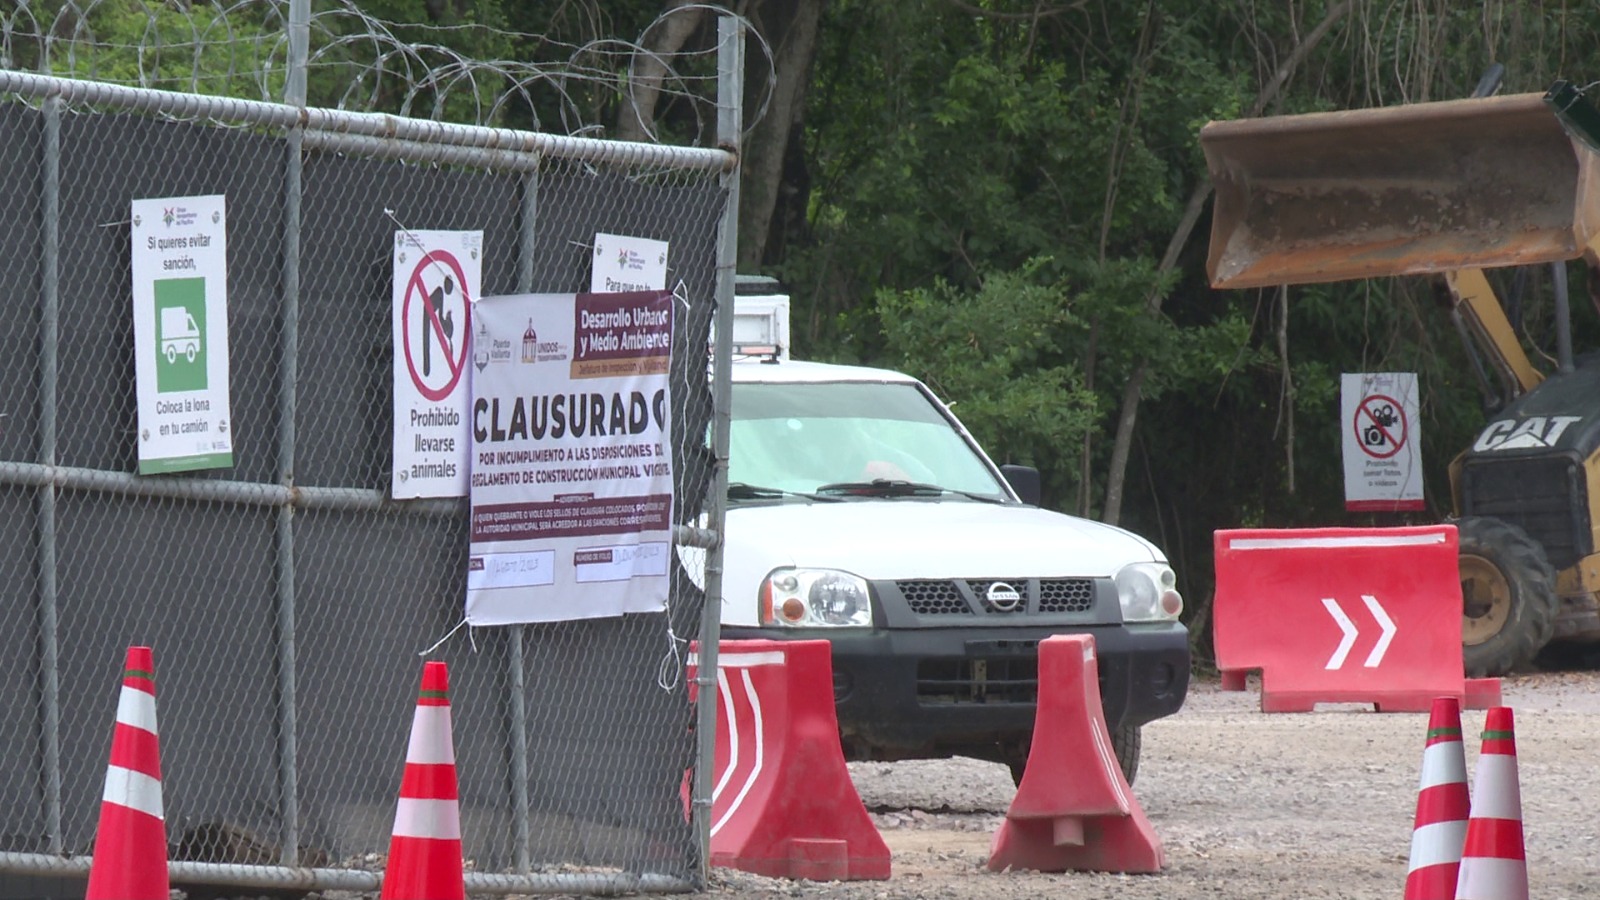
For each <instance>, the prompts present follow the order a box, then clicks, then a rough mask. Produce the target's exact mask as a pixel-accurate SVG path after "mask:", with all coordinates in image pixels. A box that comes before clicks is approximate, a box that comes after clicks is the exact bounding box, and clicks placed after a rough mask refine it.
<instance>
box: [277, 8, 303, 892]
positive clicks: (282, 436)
mask: <svg viewBox="0 0 1600 900" xmlns="http://www.w3.org/2000/svg"><path fill="white" fill-rule="evenodd" d="M310 21H311V0H290V2H289V59H288V65H287V73H286V75H287V79H286V81H285V83H284V102H285V103H287V104H288V105H290V106H298V107H300V108H302V109H304V108H305V105H306V56H307V52H308V50H309V47H308V43H309V39H310ZM285 138H286V140H285V144H286V146H285V154H284V170H283V344H282V354H283V355H282V359H281V361H280V364H279V372H280V380H279V382H278V401H279V402H278V473H277V474H278V482H279V483H280V484H282V485H283V486H284V487H291V488H292V487H293V486H294V451H295V441H296V435H295V413H296V409H297V406H298V403H297V399H296V382H297V380H298V379H299V377H300V365H299V362H300V195H301V175H302V172H303V168H302V166H303V160H304V157H303V156H302V150H303V142H304V139H305V129H304V126H303V125H302V124H300V123H298V122H297V123H295V124H294V125H291V126H290V127H289V129H288V133H287V134H286V135H285ZM277 569H278V624H277V627H278V806H279V815H280V817H281V819H282V821H281V822H280V823H279V825H280V834H281V838H280V842H281V844H282V846H281V847H280V848H279V859H280V861H281V862H282V863H283V864H284V865H286V866H295V865H299V860H300V770H299V766H298V761H297V757H298V755H299V750H298V740H299V733H298V731H297V719H298V713H297V707H296V703H295V687H296V682H295V639H294V638H295V635H294V629H295V624H294V612H295V610H294V604H295V592H294V572H295V566H294V505H293V504H284V505H283V506H280V507H278V509H277Z"/></svg>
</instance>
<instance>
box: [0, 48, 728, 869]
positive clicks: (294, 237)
mask: <svg viewBox="0 0 1600 900" xmlns="http://www.w3.org/2000/svg"><path fill="white" fill-rule="evenodd" d="M744 28H745V25H744V23H743V22H742V21H741V20H738V19H737V18H736V17H733V16H722V17H720V19H719V29H718V33H719V43H720V47H719V53H718V62H719V72H720V76H719V97H718V134H719V144H720V147H721V148H723V149H702V148H687V147H667V146H661V145H653V144H629V143H621V142H615V141H603V140H596V139H588V138H576V137H562V136H556V135H550V134H542V133H532V132H520V131H514V130H509V129H500V128H485V127H477V126H468V125H455V124H449V123H442V122H435V121H424V120H416V119H406V118H401V117H397V116H391V115H384V114H372V113H353V112H341V111H334V110H324V109H308V108H305V107H304V106H303V101H302V104H295V103H293V102H291V103H285V104H275V103H265V102H260V101H250V100H238V99H229V98H220V97H206V96H199V95H192V94H179V93H171V92H165V91H154V90H146V89H140V88H132V87H123V86H118V85H113V84H106V83H97V82H85V81H73V80H65V79H60V78H55V77H50V76H46V75H38V74H31V73H25V72H17V71H7V70H0V94H8V95H16V96H20V97H23V98H27V99H28V100H30V101H33V102H36V103H37V104H38V105H39V107H40V109H41V110H42V111H43V113H44V115H45V117H46V118H45V137H44V142H45V146H44V158H43V160H42V164H43V168H42V173H41V174H42V179H41V180H42V184H43V194H42V198H41V199H42V210H41V212H42V215H43V217H44V219H45V222H44V225H45V228H44V234H45V238H44V241H43V246H42V251H43V253H42V256H43V259H42V261H41V262H42V269H41V271H42V278H41V284H40V291H41V297H40V321H39V342H40V348H39V352H40V360H41V371H40V397H41V420H40V423H39V433H40V440H39V457H38V462H16V461H0V485H9V486H18V487H24V488H32V489H35V491H36V493H35V496H36V499H37V503H36V507H35V514H36V524H35V530H36V534H37V536H38V542H39V543H38V560H39V571H38V573H37V574H38V578H39V582H38V584H39V595H38V597H37V598H36V601H37V619H36V627H37V628H38V630H39V641H40V643H39V647H38V652H39V658H40V661H41V668H42V672H41V675H40V681H41V683H40V684H39V685H38V689H39V692H40V697H41V700H42V728H43V732H44V733H43V735H42V741H41V745H42V753H43V755H44V757H45V768H46V773H45V788H44V791H45V795H46V806H47V809H46V821H47V824H48V833H49V834H50V835H52V836H53V845H52V846H51V847H49V848H48V849H49V851H50V852H49V853H44V854H40V853H18V852H0V872H10V873H15V874H31V875H41V876H62V875H67V876H74V875H82V874H86V873H87V872H88V869H89V864H90V860H89V859H88V858H87V857H74V858H68V857H65V856H62V855H61V854H62V853H63V850H64V848H63V847H62V846H61V839H60V835H61V832H62V809H61V793H62V784H61V766H60V754H61V752H62V751H61V745H60V742H61V734H60V717H59V713H60V703H61V700H62V697H61V694H60V685H59V683H58V682H57V680H56V675H57V672H58V670H59V663H60V661H59V659H58V657H57V650H58V648H57V644H56V635H57V581H56V575H57V565H58V560H57V558H56V540H55V536H56V524H55V523H56V499H57V496H58V494H59V493H60V492H61V491H63V490H75V491H92V492H103V493H110V494H119V495H126V496H139V497H158V498H174V499H183V500H209V501H223V502H227V503H232V504H243V505H252V506H260V507H271V508H275V509H276V510H277V541H276V546H277V559H276V562H275V565H276V568H277V573H278V575H279V578H278V583H279V588H278V598H277V609H276V617H277V621H276V629H277V631H276V638H277V641H278V645H277V652H278V658H279V665H278V684H277V686H276V689H277V693H278V697H279V698H280V722H279V745H278V747H277V748H276V752H277V758H278V763H279V770H280V772H281V773H282V777H281V781H280V783H279V797H278V801H279V803H280V805H281V815H282V820H283V828H284V833H283V834H282V835H280V836H279V837H280V838H281V846H282V848H283V851H282V852H283V858H282V859H281V860H280V863H281V864H280V865H275V866H249V865H237V864H215V863H197V862H173V863H171V865H170V871H171V873H172V875H173V877H174V879H175V880H184V881H197V882H205V883H213V884H232V885H240V886H252V887H267V888H286V889H304V890H357V891H367V890H376V889H377V888H378V886H379V884H380V875H379V873H376V872H368V871H359V870H350V869H337V868H308V867H304V866H302V865H300V863H299V860H298V859H297V858H296V855H295V854H296V850H295V848H296V847H297V846H299V843H300V841H299V838H300V835H299V834H298V830H297V829H298V821H299V816H298V809H297V805H298V797H299V785H298V783H297V775H296V762H295V761H296V740H297V735H296V725H295V718H296V707H295V691H296V683H295V671H296V667H295V665H294V661H295V638H294V635H295V578H293V577H292V575H293V573H294V570H295V559H294V550H295V547H294V531H293V527H292V522H293V516H294V514H295V512H296V511H297V510H309V509H330V510H375V509H383V510H385V511H393V510H394V509H395V508H396V507H397V504H396V503H394V501H392V500H390V499H389V498H388V497H387V496H386V494H385V493H384V492H383V491H376V490H368V489H363V488H343V487H325V486H311V485H299V484H296V483H295V481H294V471H295V465H294V450H295V446H296V435H295V416H294V415H293V411H294V410H295V409H296V404H297V398H296V390H297V377H298V375H297V371H296V367H295V364H294V363H295V360H296V351H297V347H298V332H297V328H296V323H297V316H298V308H299V302H300V297H299V266H300V259H299V255H298V252H297V250H298V247H299V230H298V229H299V223H300V198H301V189H300V173H301V163H302V158H303V151H304V150H305V149H312V148H321V149H342V150H350V151H354V152H357V153H360V154H362V155H367V156H374V155H376V156H386V155H404V156H405V158H407V159H409V160H420V161H437V162H442V163H463V164H470V165H472V166H476V167H481V168H486V169H492V170H498V171H513V172H520V173H524V174H523V177H524V178H535V177H537V175H536V172H537V169H538V166H539V163H540V160H541V159H545V158H561V159H565V160H575V161H587V162H594V163H605V164H623V165H629V166H636V167H648V166H671V167H677V168H690V169H699V170H704V171H707V172H716V173H720V174H719V176H718V177H719V178H720V180H721V183H722V185H723V189H724V191H725V192H726V196H727V198H728V199H727V202H726V205H725V207H724V209H723V211H722V215H721V222H720V227H719V236H718V239H717V244H718V253H717V257H718V258H717V268H716V278H715V302H716V312H715V323H716V324H715V335H716V340H715V347H714V350H713V356H712V366H711V382H710V383H711V388H712V391H711V393H712V422H713V427H712V474H711V478H712V483H713V486H712V490H711V492H710V496H709V497H708V498H707V501H706V506H705V509H706V517H705V520H704V521H705V523H706V524H705V526H704V527H691V526H683V525H679V526H676V527H675V529H674V541H675V543H677V544H680V545H685V546H691V547H699V548H703V549H705V550H706V566H705V582H704V587H705V593H706V597H707V602H706V604H705V606H704V609H703V611H702V615H701V621H700V629H699V640H700V648H701V649H700V655H701V664H700V666H699V670H698V671H699V674H698V675H697V684H698V687H699V690H701V691H703V692H706V693H702V694H700V696H702V697H713V696H715V684H716V675H715V673H716V659H715V657H716V646H717V636H718V633H719V615H718V613H719V607H720V605H721V603H720V597H721V576H722V549H721V545H720V542H719V540H718V535H719V534H720V531H721V527H722V522H723V512H724V502H723V499H722V498H723V496H724V494H725V491H726V478H727V469H726V459H727V454H728V420H729V405H730V402H729V397H730V380H729V371H728V370H729V364H730V358H731V335H732V330H733V329H732V306H733V294H734V290H733V283H734V265H735V259H736V251H737V247H736V241H737V232H738V229H737V211H738V206H739V202H738V178H739V166H738V155H737V153H738V147H739V146H740V141H741V135H742V129H743V123H742V114H741V107H742V93H743V91H742V72H743V68H744V66H743V47H742V43H743V38H744ZM298 37H299V39H301V40H303V35H299V36H298ZM296 38H297V36H296V34H295V29H294V28H293V24H292V23H291V42H293V41H295V40H296ZM303 84H304V81H303V77H302V78H301V79H300V80H299V85H300V87H299V90H300V91H301V92H302V93H300V95H299V96H300V97H301V98H303ZM295 93H296V88H295V80H294V79H293V78H291V86H290V95H291V100H292V99H294V95H295ZM67 104H91V105H96V106H105V107H114V108H116V109H118V110H125V111H133V112H141V113H146V114H155V115H164V116H170V117H173V118H181V119H214V120H221V121H226V122H229V123H236V124H239V125H247V126H266V127H272V128H278V129H283V130H284V131H285V133H286V135H287V149H288V159H287V161H286V172H287V176H286V179H285V182H284V185H285V190H286V196H285V210H286V214H285V234H284V242H283V247H284V258H283V260H282V274H283V285H284V288H283V291H284V295H283V297H282V304H283V317H284V319H283V321H284V328H283V334H282V341H283V360H284V363H283V369H282V371H281V372H280V380H279V385H278V391H279V395H278V403H279V406H280V408H281V409H282V410H283V411H284V412H285V414H284V415H283V416H282V417H281V419H280V426H279V433H278V435H277V442H278V452H279V459H278V476H279V480H278V481H277V482H275V483H265V482H249V481H229V480H213V479H204V480H194V479H181V478H180V479H147V478H141V477H139V476H136V475H133V474H131V473H126V472H115V471H106V470H100V469H90V468H79V467H70V466H62V465H60V464H58V462H57V460H58V453H57V426H56V419H55V414H56V406H57V379H58V360H57V357H56V342H57V339H58V326H59V321H58V318H57V314H56V313H57V309H58V304H59V298H58V296H57V290H58V285H57V270H58V265H59V258H58V252H59V245H58V243H57V242H56V240H55V237H54V235H55V231H56V223H57V222H58V221H59V219H58V217H59V214H60V208H59V204H60V192H59V169H58V163H59V158H60V157H59V152H60V125H61V117H62V114H63V106H64V105H67ZM524 196H525V197H533V196H535V195H534V193H533V192H527V193H525V194H524ZM529 202H532V201H529ZM525 212H527V210H525ZM533 221H534V219H533V217H532V216H529V215H524V216H523V217H522V222H523V223H524V226H523V230H524V232H531V229H532V225H531V223H532V222H533ZM521 240H522V241H523V243H524V245H525V246H531V242H532V235H531V233H524V234H523V235H522V236H521ZM532 278H533V273H532V264H531V261H530V260H529V255H528V254H526V253H524V254H523V255H522V258H521V263H520V269H519V271H518V273H517V280H518V283H519V286H520V287H521V288H522V289H523V290H531V289H532V284H531V281H532ZM403 508H404V511H405V514H407V515H422V516H458V515H461V514H462V505H461V503H460V502H459V501H456V500H434V501H407V502H406V503H405V504H404V507H403ZM520 628H521V627H520V626H511V629H512V633H513V637H512V638H511V644H510V652H511V656H512V665H511V669H512V673H513V674H512V676H511V678H512V681H513V686H516V685H515V682H516V681H517V679H519V678H520V675H521V672H522V668H521V652H522V638H521V631H520ZM512 693H513V699H512V700H511V702H510V715H511V716H512V717H513V718H517V717H519V716H520V712H521V708H520V701H521V691H520V690H514V691H513V692H512ZM695 716H696V720H695V722H696V737H695V741H696V767H697V777H696V778H695V779H694V784H693V789H692V799H691V805H692V823H693V830H694V834H695V841H696V845H697V847H698V850H699V859H698V876H697V877H694V878H691V879H689V880H683V879H677V878H674V877H671V876H661V875H654V874H649V873H644V874H637V873H603V872H602V873H536V872H530V871H529V860H528V859H527V857H526V852H525V849H524V851H523V852H522V853H520V854H519V855H518V858H517V860H516V869H517V873H516V874H492V873H482V872H469V873H467V874H466V876H465V878H466V884H467V888H468V890H469V892H473V893H585V894H590V893H607V894H609V893H620V892H637V891H657V892H660V891H682V890H692V889H695V888H698V887H700V886H703V884H704V882H705V877H706V874H707V866H708V861H709V857H710V853H709V840H710V838H709V824H710V805H711V799H710V794H711V785H712V780H713V779H712V778H711V777H710V775H711V771H712V758H713V757H712V754H713V745H714V736H715V732H716V716H717V708H716V704H715V703H714V702H712V703H698V704H696V710H695ZM521 731H522V730H521V729H519V728H513V729H512V733H513V734H514V735H517V734H521ZM512 758H513V759H525V758H526V754H525V753H513V754H512ZM516 774H517V773H513V777H515V776H516ZM521 774H522V776H523V782H524V783H525V782H526V772H523V773H521ZM522 801H523V802H522V808H520V809H518V810H517V813H518V815H517V816H516V820H517V823H516V824H517V827H518V828H519V829H522V830H525V829H527V827H528V822H527V809H526V795H525V793H524V795H523V798H522ZM524 836H525V835H524ZM526 843H527V842H526V840H523V841H521V842H520V843H519V846H521V847H523V848H525V847H526Z"/></svg>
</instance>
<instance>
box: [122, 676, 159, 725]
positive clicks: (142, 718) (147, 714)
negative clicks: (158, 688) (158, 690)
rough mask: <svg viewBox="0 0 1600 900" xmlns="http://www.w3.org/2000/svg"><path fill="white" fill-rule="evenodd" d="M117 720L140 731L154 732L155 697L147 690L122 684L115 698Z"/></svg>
mask: <svg viewBox="0 0 1600 900" xmlns="http://www.w3.org/2000/svg"><path fill="white" fill-rule="evenodd" d="M117 722H118V723H120V724H122V725H131V726H133V727H134V728H137V729H139V730H141V731H148V732H150V733H151V734H155V733H156V697H155V695H154V694H152V693H150V692H149V691H141V690H139V689H138V688H132V687H128V686H127V685H123V686H122V694H121V695H120V696H119V697H118V698H117Z"/></svg>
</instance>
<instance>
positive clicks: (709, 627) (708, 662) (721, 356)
mask: <svg viewBox="0 0 1600 900" xmlns="http://www.w3.org/2000/svg"><path fill="white" fill-rule="evenodd" d="M743 136H744V20H743V19H741V18H739V17H738V16H735V15H731V14H726V15H723V16H721V17H719V18H718V19H717V145H718V146H719V147H721V148H722V149H724V150H727V151H729V152H731V153H732V154H733V165H732V166H731V167H730V168H729V169H728V170H727V171H725V172H724V173H723V174H722V183H723V185H724V187H725V188H726V198H727V199H726V200H725V202H726V204H727V205H726V206H724V207H723V210H722V223H721V225H720V226H719V228H720V234H719V235H718V239H717V280H716V301H717V309H716V334H717V337H716V348H715V350H714V356H713V358H712V359H713V362H712V366H711V423H712V425H711V457H712V459H711V465H712V470H711V496H710V498H708V500H707V503H706V521H707V522H709V523H710V526H711V528H712V529H713V530H715V531H716V532H717V541H716V543H715V544H714V545H713V546H712V547H711V548H710V549H708V550H707V551H706V582H705V583H706V600H705V607H704V609H702V610H701V613H700V664H699V668H698V669H696V671H695V684H697V685H698V686H699V694H698V696H699V700H698V702H697V704H696V706H695V739H696V741H697V742H698V746H697V747H696V751H697V759H696V763H695V779H694V797H693V801H694V835H695V842H696V845H697V847H698V848H699V853H700V860H699V863H700V870H699V877H700V884H702V885H703V884H705V882H706V881H707V880H708V878H709V877H710V874H711V787H712V781H713V780H714V773H715V769H716V760H715V755H714V754H715V748H716V743H717V699H716V698H717V641H718V639H719V638H720V637H721V635H722V554H723V547H724V545H725V543H726V541H724V540H723V536H722V532H723V525H724V521H725V510H724V506H725V504H726V497H727V495H728V425H729V422H730V420H731V409H732V397H733V375H732V373H731V372H729V371H728V367H729V366H730V365H732V360H733V284H734V274H735V273H734V268H735V267H736V266H737V265H738V262H739V173H740V172H742V171H743V168H744V167H743V165H742V163H741V161H740V159H739V150H740V147H741V146H742V144H743Z"/></svg>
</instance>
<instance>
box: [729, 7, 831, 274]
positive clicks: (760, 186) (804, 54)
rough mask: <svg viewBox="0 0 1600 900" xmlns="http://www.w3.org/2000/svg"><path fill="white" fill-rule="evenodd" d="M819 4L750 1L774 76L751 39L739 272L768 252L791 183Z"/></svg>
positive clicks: (758, 262)
mask: <svg viewBox="0 0 1600 900" xmlns="http://www.w3.org/2000/svg"><path fill="white" fill-rule="evenodd" d="M822 9H823V2H822V0H764V2H761V3H756V4H752V5H751V13H750V16H751V20H752V22H753V23H754V24H755V27H756V29H757V30H758V31H759V32H760V33H761V35H762V37H764V38H765V39H766V41H767V43H768V45H769V47H770V49H771V53H772V56H773V59H772V66H773V68H775V69H776V77H775V79H774V81H773V82H772V83H770V84H769V82H768V79H769V78H772V77H773V76H772V73H771V71H770V70H769V69H768V63H767V59H766V58H765V57H764V56H763V55H762V54H761V53H760V51H759V48H758V47H757V46H756V45H753V44H752V45H751V47H750V48H749V49H748V50H747V52H746V59H748V60H749V66H748V68H747V69H746V75H745V90H744V96H745V105H746V109H745V122H746V123H747V127H748V128H750V129H751V130H750V131H749V133H748V134H747V135H746V137H745V142H744V158H743V159H742V160H741V163H742V165H743V168H744V177H743V178H742V179H741V180H740V183H739V268H740V270H741V271H754V270H755V269H756V267H758V266H760V265H761V262H762V260H763V259H765V258H766V257H767V255H768V254H767V241H768V238H769V237H770V236H771V234H772V223H773V218H774V212H775V211H776V210H777V209H778V208H779V205H778V200H779V197H780V194H781V193H782V192H783V191H784V190H785V188H786V187H788V186H789V184H790V179H787V178H785V177H784V176H785V166H784V161H785V157H786V155H787V154H788V151H789V149H790V144H791V142H792V141H793V140H794V138H795V136H798V135H799V134H800V128H801V122H802V118H803V114H804V111H805V99H806V87H807V86H808V85H809V84H810V82H811V64H812V61H813V60H814V59H815V58H816V55H817V32H818V30H819V26H820V25H821V21H822ZM769 92H770V93H769ZM763 102H764V103H765V104H766V109H765V110H762V108H761V104H762V103H763ZM758 115H759V116H760V117H761V118H760V120H759V121H758V120H757V119H756V118H755V117H756V116H758Z"/></svg>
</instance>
